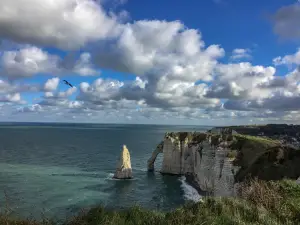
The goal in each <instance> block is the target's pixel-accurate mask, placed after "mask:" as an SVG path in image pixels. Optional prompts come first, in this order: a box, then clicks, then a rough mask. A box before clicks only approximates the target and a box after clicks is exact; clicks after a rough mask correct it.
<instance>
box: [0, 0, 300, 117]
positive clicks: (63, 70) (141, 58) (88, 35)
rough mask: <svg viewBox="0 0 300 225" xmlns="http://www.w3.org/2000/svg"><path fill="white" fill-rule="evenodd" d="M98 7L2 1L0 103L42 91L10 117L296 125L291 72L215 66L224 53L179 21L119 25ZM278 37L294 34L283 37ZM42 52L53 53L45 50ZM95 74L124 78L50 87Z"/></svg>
mask: <svg viewBox="0 0 300 225" xmlns="http://www.w3.org/2000/svg"><path fill="white" fill-rule="evenodd" d="M103 3H104V1H103V0H101V1H99V0H96V1H95V0H61V1H58V0H46V1H43V2H40V1H38V0H29V1H26V2H25V1H24V0H18V1H9V0H3V1H2V5H4V6H5V7H2V8H1V9H0V37H2V38H3V39H8V40H10V41H15V42H18V43H21V45H18V46H11V47H10V48H2V47H1V52H2V53H1V55H0V60H1V73H0V76H1V77H3V79H2V78H1V79H2V80H0V102H2V103H1V104H5V105H7V104H10V105H12V106H14V107H15V105H18V104H19V103H22V102H24V101H23V100H22V98H21V95H22V96H23V95H26V94H27V93H29V92H31V93H33V92H36V93H39V94H40V92H42V96H40V98H39V99H37V101H35V102H34V103H30V104H28V105H26V106H22V107H20V108H18V109H17V113H26V115H29V114H30V115H33V114H38V115H39V116H42V117H43V118H61V119H62V120H65V119H72V118H73V119H76V120H80V119H82V118H83V117H84V116H85V117H88V118H92V119H97V118H104V120H105V121H110V120H112V121H113V120H114V119H115V118H117V117H122V118H124V121H128V120H133V119H134V121H139V120H145V119H147V120H149V121H152V122H153V121H155V120H161V121H167V120H169V119H170V118H173V119H174V120H173V122H174V121H175V122H177V121H178V120H181V119H183V120H186V121H187V120H199V119H202V120H206V121H207V120H214V119H216V118H220V119H225V120H226V119H228V118H231V119H240V118H253V119H255V118H256V119H259V120H264V119H267V118H274V119H276V118H277V119H278V118H282V119H286V120H290V121H291V120H292V119H293V118H297V116H295V115H296V114H295V113H292V112H298V111H300V109H299V107H300V105H299V102H300V101H299V100H300V99H299V96H300V84H299V80H300V72H299V68H296V69H294V70H293V71H291V72H289V73H288V74H285V76H277V75H275V73H276V69H275V68H274V67H272V66H265V65H264V66H262V65H253V64H251V63H249V62H240V63H238V62H233V61H231V63H229V64H226V63H224V61H222V62H223V63H220V62H219V60H220V59H221V58H222V57H223V56H224V55H225V51H224V49H223V48H222V47H221V46H220V45H218V43H216V44H211V45H206V44H205V42H204V40H203V39H202V34H201V32H200V31H198V30H195V29H189V28H187V27H186V26H185V25H184V24H183V23H182V22H181V21H164V20H139V21H133V22H126V23H125V22H124V19H126V17H127V16H128V14H127V12H126V11H119V12H112V11H110V12H108V13H106V12H105V11H104V8H103V7H102V5H101V4H103ZM117 3H118V4H119V3H120V4H123V3H125V2H122V1H120V0H118V1H117ZM290 7H291V6H290ZM294 7H295V6H294V5H293V7H292V8H293V10H295V8H294ZM285 10H287V8H286V9H280V10H279V11H278V12H277V13H276V15H275V17H274V30H275V31H276V32H277V33H278V34H280V32H284V29H290V28H286V26H287V27H290V26H294V25H295V24H294V22H293V19H291V18H290V17H291V15H288V14H287V13H286V17H284V16H283V15H282V14H284V13H282V11H285ZM290 10H291V9H290ZM296 10H297V8H296ZM122 12H123V13H122ZM122 14H123V15H122ZM32 15H34V17H33V16H32ZM280 15H281V16H280ZM294 16H295V15H294ZM280 20H281V22H280ZM282 21H284V22H282ZM282 24H285V25H284V26H283V25H282ZM287 36H290V37H292V36H293V37H294V38H295V37H296V36H297V35H296V33H295V31H289V33H288V35H287ZM22 43H24V44H22ZM45 47H47V48H45ZM48 47H56V48H57V49H58V51H51V52H50V51H49V52H48V51H47V49H49V48H48ZM61 50H63V53H62V51H61ZM69 50H72V51H69ZM57 52H58V53H57ZM56 54H57V55H56ZM250 54H251V51H250V50H249V49H241V48H236V49H234V50H233V52H232V55H231V58H230V59H231V60H235V61H237V60H249V59H251V55H250ZM298 56H299V51H298V52H297V53H295V54H294V55H287V56H283V57H278V58H276V59H274V64H275V65H281V64H287V65H290V64H291V65H297V66H299V64H300V63H299V57H298ZM100 69H109V70H113V71H114V72H121V73H123V75H125V76H128V79H127V78H125V79H124V80H123V79H122V81H121V80H118V79H110V78H98V77H97V78H96V79H95V80H93V81H89V82H85V81H84V79H85V78H82V80H83V82H81V83H80V85H79V87H78V88H76V87H74V88H69V89H67V90H64V91H62V90H60V86H59V82H60V77H61V76H62V75H70V74H72V75H73V74H76V75H80V76H91V75H94V76H95V75H100V73H101V72H100ZM38 75H50V76H51V77H49V79H48V80H47V81H46V82H45V83H44V84H40V83H32V82H30V83H27V82H26V78H27V79H28V78H31V77H33V76H38ZM130 76H131V77H130ZM132 76H134V77H135V79H132ZM24 78H25V79H24ZM31 79H32V78H31ZM24 80H25V81H24ZM23 97H24V96H23ZM25 99H27V98H26V97H25ZM1 107H2V106H1ZM2 108H3V107H2ZM2 108H1V109H2ZM0 112H1V110H0ZM5 112H10V111H9V110H8V111H5ZM0 115H2V116H3V115H4V114H3V111H2V114H0ZM18 116H19V114H18ZM2 118H3V117H2ZM26 118H29V117H26ZM30 118H32V117H30Z"/></svg>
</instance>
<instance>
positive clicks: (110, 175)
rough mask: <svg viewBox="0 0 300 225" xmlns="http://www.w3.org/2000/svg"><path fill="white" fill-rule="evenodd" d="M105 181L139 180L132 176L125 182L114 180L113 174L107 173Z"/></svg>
mask: <svg viewBox="0 0 300 225" xmlns="http://www.w3.org/2000/svg"><path fill="white" fill-rule="evenodd" d="M105 180H113V181H132V180H139V179H138V178H135V177H134V176H133V178H132V179H126V180H122V179H116V178H114V174H113V173H109V174H108V175H107V177H106V178H105Z"/></svg>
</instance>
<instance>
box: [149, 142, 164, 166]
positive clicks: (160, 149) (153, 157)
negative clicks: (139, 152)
mask: <svg viewBox="0 0 300 225" xmlns="http://www.w3.org/2000/svg"><path fill="white" fill-rule="evenodd" d="M163 148H164V141H162V142H160V143H159V145H158V146H157V147H156V149H155V150H154V151H153V152H152V155H151V158H150V159H149V160H148V163H147V164H148V165H147V166H148V171H150V172H152V171H154V163H155V160H156V158H157V156H158V154H160V153H162V152H163Z"/></svg>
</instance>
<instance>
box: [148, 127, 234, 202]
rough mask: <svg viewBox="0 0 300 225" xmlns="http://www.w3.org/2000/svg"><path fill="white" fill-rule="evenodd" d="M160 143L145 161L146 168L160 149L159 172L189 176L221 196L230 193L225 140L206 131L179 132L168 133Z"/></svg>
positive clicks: (151, 163)
mask: <svg viewBox="0 0 300 225" xmlns="http://www.w3.org/2000/svg"><path fill="white" fill-rule="evenodd" d="M161 145H162V144H160V145H159V146H158V148H157V149H156V150H155V151H154V152H153V155H152V157H151V158H150V159H149V161H148V170H149V171H153V169H154V167H153V164H154V161H155V158H156V156H157V154H159V153H160V152H162V153H163V162H162V168H161V170H160V172H161V173H163V174H174V175H191V176H192V177H193V180H194V182H195V183H196V184H197V186H198V187H199V188H200V189H201V190H203V191H210V192H211V194H215V195H222V196H227V195H232V194H233V191H234V189H233V184H234V175H233V173H232V170H233V169H234V167H233V166H232V164H231V163H230V162H229V159H228V158H226V154H227V153H228V151H227V148H226V147H227V146H226V145H227V143H226V142H225V143H223V142H222V141H221V140H219V139H216V138H212V137H211V136H210V135H208V134H205V133H186V132H179V133H167V134H166V135H165V138H164V142H163V147H162V146H161ZM221 147H222V149H221V151H218V150H220V149H219V148H221ZM161 148H162V150H161ZM223 168H226V169H225V170H223Z"/></svg>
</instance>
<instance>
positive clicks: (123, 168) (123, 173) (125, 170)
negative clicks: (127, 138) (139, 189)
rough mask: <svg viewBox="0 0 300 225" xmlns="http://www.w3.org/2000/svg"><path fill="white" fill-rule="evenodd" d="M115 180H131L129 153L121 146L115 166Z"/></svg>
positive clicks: (124, 146)
mask: <svg viewBox="0 0 300 225" xmlns="http://www.w3.org/2000/svg"><path fill="white" fill-rule="evenodd" d="M114 178H115V179H131V178H132V169H131V161H130V153H129V151H128V149H127V147H126V145H123V150H122V152H121V156H120V159H119V162H118V164H117V169H116V172H115V174H114Z"/></svg>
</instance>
